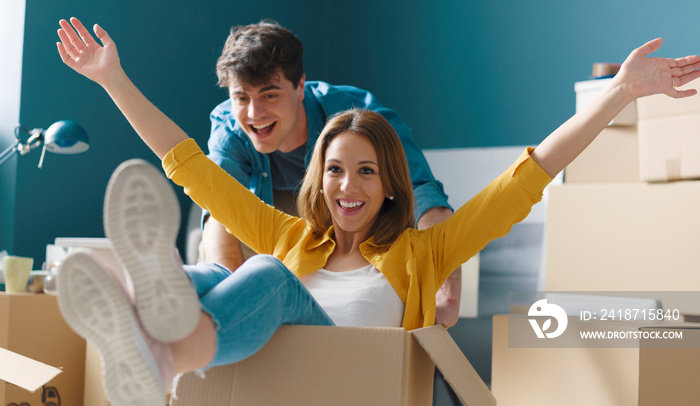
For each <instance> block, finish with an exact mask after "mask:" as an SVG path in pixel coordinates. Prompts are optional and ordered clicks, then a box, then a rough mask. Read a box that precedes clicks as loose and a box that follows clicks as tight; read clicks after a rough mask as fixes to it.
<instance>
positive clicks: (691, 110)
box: [637, 83, 700, 182]
mask: <svg viewBox="0 0 700 406" xmlns="http://www.w3.org/2000/svg"><path fill="white" fill-rule="evenodd" d="M699 87H700V85H698V84H695V83H690V84H688V85H685V86H682V87H680V88H679V89H684V90H685V89H696V90H697V89H698V88H699ZM637 105H638V110H639V111H638V112H639V165H640V169H639V171H640V177H641V179H642V180H644V181H649V182H658V181H661V182H663V181H671V180H678V179H698V178H700V127H699V126H698V125H699V124H700V100H698V98H697V97H688V98H683V99H674V98H671V97H668V96H666V95H663V94H661V95H653V96H648V97H643V98H641V99H639V100H638V101H637Z"/></svg>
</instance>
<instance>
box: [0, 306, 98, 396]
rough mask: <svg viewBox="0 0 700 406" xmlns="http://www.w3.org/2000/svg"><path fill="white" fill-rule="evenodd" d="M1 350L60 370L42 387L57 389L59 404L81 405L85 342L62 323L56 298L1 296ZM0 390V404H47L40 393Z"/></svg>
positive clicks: (10, 388) (2, 385)
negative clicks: (58, 373)
mask: <svg viewBox="0 0 700 406" xmlns="http://www.w3.org/2000/svg"><path fill="white" fill-rule="evenodd" d="M0 347H2V348H5V349H8V350H10V351H13V352H15V353H18V354H20V355H23V356H25V357H29V358H32V359H34V360H37V361H40V362H43V363H45V364H48V365H51V366H53V367H56V368H60V369H62V370H63V373H62V374H60V375H58V376H57V377H56V378H54V379H53V380H52V381H51V382H50V383H49V384H47V385H46V386H45V388H49V387H53V388H56V389H58V395H59V396H60V399H61V404H62V405H71V406H73V405H77V406H80V405H82V404H83V380H84V377H85V375H84V371H85V341H84V340H83V339H81V338H80V337H78V336H77V335H76V334H75V333H74V332H73V331H72V330H71V329H70V327H68V325H67V324H66V323H65V321H64V320H63V317H62V316H61V314H60V311H59V310H58V303H57V301H56V297H55V296H50V295H38V294H31V293H14V294H12V293H9V294H8V293H0ZM0 388H4V397H3V398H0V405H6V404H9V403H11V402H15V403H17V404H20V403H22V402H26V403H29V404H30V405H43V404H44V403H46V402H44V401H42V391H37V392H36V393H30V392H28V391H26V390H24V389H22V388H20V387H18V386H14V385H10V384H7V383H5V382H0ZM2 393H3V389H0V394H2ZM47 393H48V392H47Z"/></svg>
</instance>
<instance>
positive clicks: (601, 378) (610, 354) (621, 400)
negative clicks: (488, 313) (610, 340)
mask: <svg viewBox="0 0 700 406" xmlns="http://www.w3.org/2000/svg"><path fill="white" fill-rule="evenodd" d="M509 318H512V319H511V322H510V324H509V322H508V320H509ZM572 323H574V322H572V321H570V322H569V324H570V327H569V328H572V327H571V325H572ZM509 327H510V328H513V329H515V330H516V331H513V332H511V333H512V334H523V335H524V334H533V330H532V327H531V326H530V324H529V322H528V318H527V316H515V315H510V316H508V315H496V316H494V317H493V352H492V357H493V362H492V367H491V368H492V369H491V371H492V376H491V389H492V391H493V395H494V396H495V397H496V399H498V405H499V406H511V405H512V406H530V405H532V406H540V405H567V406H584V405H585V406H589V405H596V406H608V405H609V406H636V405H637V396H638V384H639V382H638V368H639V349H638V348H510V347H509V345H508V334H509V331H508V329H509Z"/></svg>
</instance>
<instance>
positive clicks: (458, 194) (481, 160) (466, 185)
mask: <svg viewBox="0 0 700 406" xmlns="http://www.w3.org/2000/svg"><path fill="white" fill-rule="evenodd" d="M524 149H525V147H524V146H516V147H490V148H453V149H430V150H424V151H423V153H424V154H425V157H426V159H427V160H428V163H429V164H430V168H431V169H432V171H433V175H435V178H436V179H438V180H439V181H441V182H442V183H443V185H444V187H445V193H447V195H448V196H449V199H448V202H449V203H450V204H451V205H452V207H453V208H454V209H457V208H459V207H460V206H461V205H463V204H464V203H466V202H467V201H469V199H471V198H472V197H474V195H476V194H477V193H479V192H480V191H481V189H483V188H484V187H485V186H486V185H487V184H488V183H489V182H491V181H492V180H493V179H495V178H496V177H497V176H498V175H500V174H501V173H503V171H505V170H506V169H507V168H508V167H509V166H510V165H511V164H512V163H513V162H515V160H516V159H517V158H518V157H519V156H520V154H521V153H522V152H523V150H524ZM561 182H562V175H561V174H559V176H557V177H556V178H555V180H554V181H553V182H552V184H558V183H561ZM548 189H549V188H547V189H545V193H544V197H543V198H542V201H541V202H540V203H538V204H536V205H535V206H534V207H533V208H532V211H531V212H530V215H529V216H528V217H527V218H526V219H525V220H523V223H529V224H542V226H543V227H544V224H545V222H546V219H547V194H548V193H547V191H548ZM544 238H545V239H546V238H547V236H546V235H545V236H544ZM545 246H546V244H543V246H542V248H541V252H540V258H538V259H535V258H519V259H518V260H520V261H528V260H532V261H534V260H537V261H538V262H539V263H540V264H541V265H540V272H539V275H538V282H537V286H538V289H539V288H543V287H544V276H545V268H544V266H545V262H544V260H543V259H544V256H545V252H544V249H545Z"/></svg>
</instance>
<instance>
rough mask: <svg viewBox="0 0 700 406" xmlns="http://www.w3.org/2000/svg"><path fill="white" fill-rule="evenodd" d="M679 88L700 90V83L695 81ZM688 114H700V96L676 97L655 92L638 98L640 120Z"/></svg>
mask: <svg viewBox="0 0 700 406" xmlns="http://www.w3.org/2000/svg"><path fill="white" fill-rule="evenodd" d="M678 89H679V90H687V89H695V90H700V84H698V83H697V81H695V82H691V83H688V84H687V85H685V86H679V87H678ZM687 114H700V97H698V96H697V95H696V96H693V97H685V98H682V99H674V98H672V97H669V96H666V95H665V94H655V95H653V96H647V97H642V98H639V99H637V117H638V118H639V120H648V119H651V118H662V117H670V116H683V115H687Z"/></svg>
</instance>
